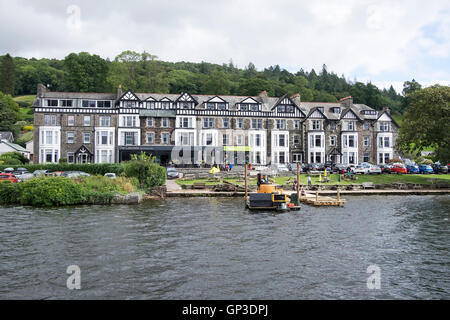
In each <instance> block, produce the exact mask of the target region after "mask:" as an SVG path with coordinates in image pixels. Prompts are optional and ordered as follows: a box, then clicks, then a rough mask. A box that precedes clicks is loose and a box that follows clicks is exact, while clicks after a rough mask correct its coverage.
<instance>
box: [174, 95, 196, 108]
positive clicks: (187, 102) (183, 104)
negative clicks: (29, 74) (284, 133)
mask: <svg viewBox="0 0 450 320" xmlns="http://www.w3.org/2000/svg"><path fill="white" fill-rule="evenodd" d="M175 103H176V105H177V109H194V107H195V106H196V105H197V104H198V102H197V100H195V99H194V97H192V96H191V95H190V94H189V93H187V92H184V93H182V94H181V96H179V97H178V99H176V100H175Z"/></svg>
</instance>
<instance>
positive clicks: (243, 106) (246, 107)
mask: <svg viewBox="0 0 450 320" xmlns="http://www.w3.org/2000/svg"><path fill="white" fill-rule="evenodd" d="M241 111H248V104H246V103H242V104H241Z"/></svg>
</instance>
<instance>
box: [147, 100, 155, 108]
mask: <svg viewBox="0 0 450 320" xmlns="http://www.w3.org/2000/svg"><path fill="white" fill-rule="evenodd" d="M155 107H156V103H155V102H153V101H152V102H147V109H155Z"/></svg>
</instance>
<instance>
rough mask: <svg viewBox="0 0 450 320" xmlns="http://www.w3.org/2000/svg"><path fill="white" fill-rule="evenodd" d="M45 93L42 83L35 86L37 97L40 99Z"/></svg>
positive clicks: (45, 89)
mask: <svg viewBox="0 0 450 320" xmlns="http://www.w3.org/2000/svg"><path fill="white" fill-rule="evenodd" d="M45 92H47V88H46V87H45V86H44V85H43V84H42V83H39V84H38V85H37V94H36V95H37V97H38V98H42V97H43V96H44V93H45Z"/></svg>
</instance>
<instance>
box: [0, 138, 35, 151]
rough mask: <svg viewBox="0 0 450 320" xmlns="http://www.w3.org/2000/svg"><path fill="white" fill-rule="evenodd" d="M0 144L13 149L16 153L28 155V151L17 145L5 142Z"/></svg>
mask: <svg viewBox="0 0 450 320" xmlns="http://www.w3.org/2000/svg"><path fill="white" fill-rule="evenodd" d="M0 143H4V144H6V145H7V146H10V147H11V148H13V149H15V150H16V151H20V152H27V153H29V151H28V150H27V149H25V148H23V147H22V146H19V145H18V144H15V143H11V142H7V141H2V142H0Z"/></svg>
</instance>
